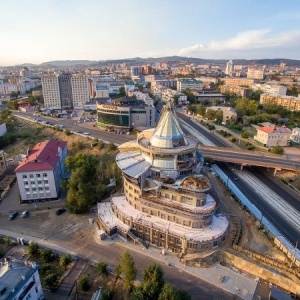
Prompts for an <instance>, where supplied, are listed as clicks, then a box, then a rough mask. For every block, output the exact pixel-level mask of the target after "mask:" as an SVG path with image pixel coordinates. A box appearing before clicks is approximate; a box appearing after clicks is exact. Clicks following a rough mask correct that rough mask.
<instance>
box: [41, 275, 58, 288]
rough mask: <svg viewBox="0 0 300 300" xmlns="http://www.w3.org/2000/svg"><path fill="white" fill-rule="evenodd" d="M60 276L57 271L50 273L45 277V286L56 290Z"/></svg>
mask: <svg viewBox="0 0 300 300" xmlns="http://www.w3.org/2000/svg"><path fill="white" fill-rule="evenodd" d="M57 280H58V276H57V274H56V273H50V274H48V275H47V276H46V277H45V278H44V282H45V287H46V288H47V289H49V290H51V291H52V290H54V289H55V288H56V285H57Z"/></svg>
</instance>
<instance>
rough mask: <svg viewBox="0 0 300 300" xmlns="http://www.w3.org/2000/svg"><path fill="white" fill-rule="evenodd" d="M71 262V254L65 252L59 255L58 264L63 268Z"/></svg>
mask: <svg viewBox="0 0 300 300" xmlns="http://www.w3.org/2000/svg"><path fill="white" fill-rule="evenodd" d="M71 262H72V256H71V254H70V253H68V254H65V255H63V256H61V258H60V260H59V265H60V266H61V267H63V268H64V269H65V270H66V269H67V266H68V265H69V264H70V263H71Z"/></svg>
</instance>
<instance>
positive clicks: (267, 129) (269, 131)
mask: <svg viewBox="0 0 300 300" xmlns="http://www.w3.org/2000/svg"><path fill="white" fill-rule="evenodd" d="M258 130H261V131H264V132H266V133H272V132H273V131H274V130H275V126H274V127H273V126H272V127H267V126H264V127H259V128H258Z"/></svg>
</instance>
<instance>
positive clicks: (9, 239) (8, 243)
mask: <svg viewBox="0 0 300 300" xmlns="http://www.w3.org/2000/svg"><path fill="white" fill-rule="evenodd" d="M10 242H11V238H10V236H8V235H7V236H6V237H5V238H4V243H5V244H6V245H8V246H9V245H10Z"/></svg>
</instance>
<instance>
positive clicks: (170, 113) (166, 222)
mask: <svg viewBox="0 0 300 300" xmlns="http://www.w3.org/2000/svg"><path fill="white" fill-rule="evenodd" d="M198 146H199V143H198V141H197V140H196V139H195V138H193V137H190V136H186V135H185V134H184V133H183V131H182V129H181V127H180V125H179V121H178V119H177V117H176V114H175V111H174V109H173V108H172V107H171V105H170V104H169V103H167V104H166V105H165V106H164V109H163V112H162V114H161V117H160V119H159V121H158V124H157V125H156V128H153V129H148V130H144V131H143V132H141V133H140V134H138V136H137V140H136V141H134V142H128V143H125V144H123V145H121V146H120V147H119V149H120V151H121V153H119V154H118V155H117V157H116V161H117V164H118V166H119V168H120V169H121V170H122V174H123V182H124V195H123V196H116V197H112V199H111V202H110V203H100V204H99V205H98V223H99V225H100V227H101V228H102V229H103V230H104V231H105V232H106V233H107V234H108V235H110V236H112V235H114V234H119V235H122V236H123V237H125V238H128V239H133V240H135V241H138V242H139V243H141V244H142V245H143V246H145V247H147V246H148V245H149V244H152V245H156V246H158V247H161V248H164V249H167V250H169V251H173V252H177V253H179V252H181V253H184V254H185V253H196V252H201V251H205V250H207V249H211V248H212V247H214V246H217V245H219V244H221V243H222V241H223V240H224V239H225V235H226V232H227V229H228V220H227V218H226V217H225V216H222V215H220V214H216V210H217V208H218V205H219V200H218V199H217V198H216V197H215V193H214V190H213V188H212V186H211V184H210V182H209V181H208V179H207V178H206V177H205V176H204V175H202V174H201V173H200V171H201V168H202V165H203V157H202V156H201V154H200V152H199V150H198Z"/></svg>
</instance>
